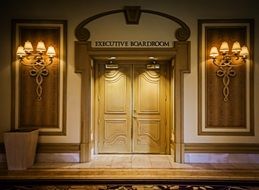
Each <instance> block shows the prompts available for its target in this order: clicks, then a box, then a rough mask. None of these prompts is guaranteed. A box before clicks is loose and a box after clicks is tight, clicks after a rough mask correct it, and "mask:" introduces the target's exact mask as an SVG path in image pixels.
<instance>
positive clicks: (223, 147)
mask: <svg viewBox="0 0 259 190" xmlns="http://www.w3.org/2000/svg"><path fill="white" fill-rule="evenodd" d="M184 149H185V153H232V154H259V144H253V143H187V144H185V146H184Z"/></svg>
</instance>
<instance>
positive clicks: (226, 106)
mask: <svg viewBox="0 0 259 190" xmlns="http://www.w3.org/2000/svg"><path fill="white" fill-rule="evenodd" d="M253 24H254V21H253V20H252V19H237V20H236V19H235V20H232V19H231V20H230V19H227V20H218V19H213V20H199V21H198V33H199V36H198V38H199V39H198V40H199V45H198V46H199V47H198V50H199V64H198V67H199V68H198V72H199V127H198V133H199V135H254V124H253V72H254V71H253V35H254V31H253V30H254V26H253ZM237 41H238V42H239V43H240V45H241V47H242V46H243V45H246V46H247V47H248V50H249V55H248V57H247V60H246V61H245V62H243V59H242V58H241V57H240V58H239V59H237V57H233V58H232V60H231V62H232V63H231V64H232V65H233V67H232V68H230V67H228V66H227V67H225V68H223V67H219V66H216V64H214V63H213V59H212V58H211V56H210V50H211V47H213V46H215V47H217V48H218V49H221V48H220V47H221V43H222V42H227V43H228V44H229V54H231V50H232V45H233V44H234V43H235V42H237ZM221 52H222V51H219V54H220V53H221ZM220 56H221V55H220ZM220 56H217V59H216V60H215V61H217V63H219V64H220V63H222V62H220V61H222V60H220V59H218V58H219V57H220ZM221 58H222V57H221ZM227 64H229V62H228V63H227ZM219 72H220V73H219ZM218 73H219V74H218ZM224 77H225V78H224ZM224 90H225V91H224Z"/></svg>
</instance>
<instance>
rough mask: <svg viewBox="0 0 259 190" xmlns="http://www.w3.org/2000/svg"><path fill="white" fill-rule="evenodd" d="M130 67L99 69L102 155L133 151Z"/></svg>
mask: <svg viewBox="0 0 259 190" xmlns="http://www.w3.org/2000/svg"><path fill="white" fill-rule="evenodd" d="M130 75H131V66H130V65H124V66H121V67H120V68H119V69H118V70H106V69H105V68H104V65H103V64H101V65H100V66H99V79H100V80H99V82H100V85H99V101H98V103H99V121H98V123H99V152H100V153H130V152H131V108H130V103H131V82H130V78H131V76H130Z"/></svg>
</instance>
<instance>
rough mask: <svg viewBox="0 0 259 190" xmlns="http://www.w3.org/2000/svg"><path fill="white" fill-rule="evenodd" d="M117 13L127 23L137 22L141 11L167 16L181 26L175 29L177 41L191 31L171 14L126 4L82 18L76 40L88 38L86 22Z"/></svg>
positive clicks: (183, 39)
mask: <svg viewBox="0 0 259 190" xmlns="http://www.w3.org/2000/svg"><path fill="white" fill-rule="evenodd" d="M117 13H124V15H125V19H126V22H127V24H138V23H139V19H140V15H141V13H147V14H153V15H158V16H161V17H164V18H167V19H169V20H171V21H173V22H176V23H177V24H179V25H180V26H181V27H180V28H178V29H177V30H176V31H175V37H176V39H177V40H178V41H186V40H188V38H189V37H190V33H191V32H190V28H189V27H188V26H187V25H186V24H185V23H184V22H183V21H182V20H180V19H178V18H176V17H174V16H171V15H169V14H166V13H161V12H157V11H152V10H146V9H143V10H141V9H140V7H139V6H126V7H125V8H124V9H119V10H112V11H107V12H103V13H100V14H97V15H94V16H92V17H89V18H87V19H85V20H83V21H82V22H81V23H80V24H79V25H78V26H77V27H76V30H75V36H76V38H77V40H78V41H87V40H89V38H90V31H89V30H88V29H87V28H85V26H86V25H87V24H88V23H90V22H92V21H94V20H96V19H98V18H101V17H105V16H108V15H112V14H117Z"/></svg>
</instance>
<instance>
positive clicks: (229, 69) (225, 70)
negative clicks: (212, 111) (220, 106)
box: [210, 41, 249, 102]
mask: <svg viewBox="0 0 259 190" xmlns="http://www.w3.org/2000/svg"><path fill="white" fill-rule="evenodd" d="M219 52H220V53H219ZM248 55H249V52H248V49H247V47H246V46H243V47H242V48H241V46H240V44H239V42H237V41H236V42H235V43H234V44H233V46H232V49H231V52H230V51H229V47H228V43H227V42H225V41H224V42H222V44H221V46H220V48H219V51H218V49H217V47H215V46H214V47H212V48H211V50H210V57H211V58H212V62H213V64H214V65H216V66H217V67H218V70H217V71H216V75H217V76H218V77H222V82H223V85H224V87H223V91H222V92H223V95H224V101H225V102H227V101H228V96H229V83H230V77H235V76H236V71H235V70H234V67H235V66H238V64H233V61H234V60H239V59H240V58H241V59H242V60H241V63H246V59H247V57H248Z"/></svg>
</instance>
